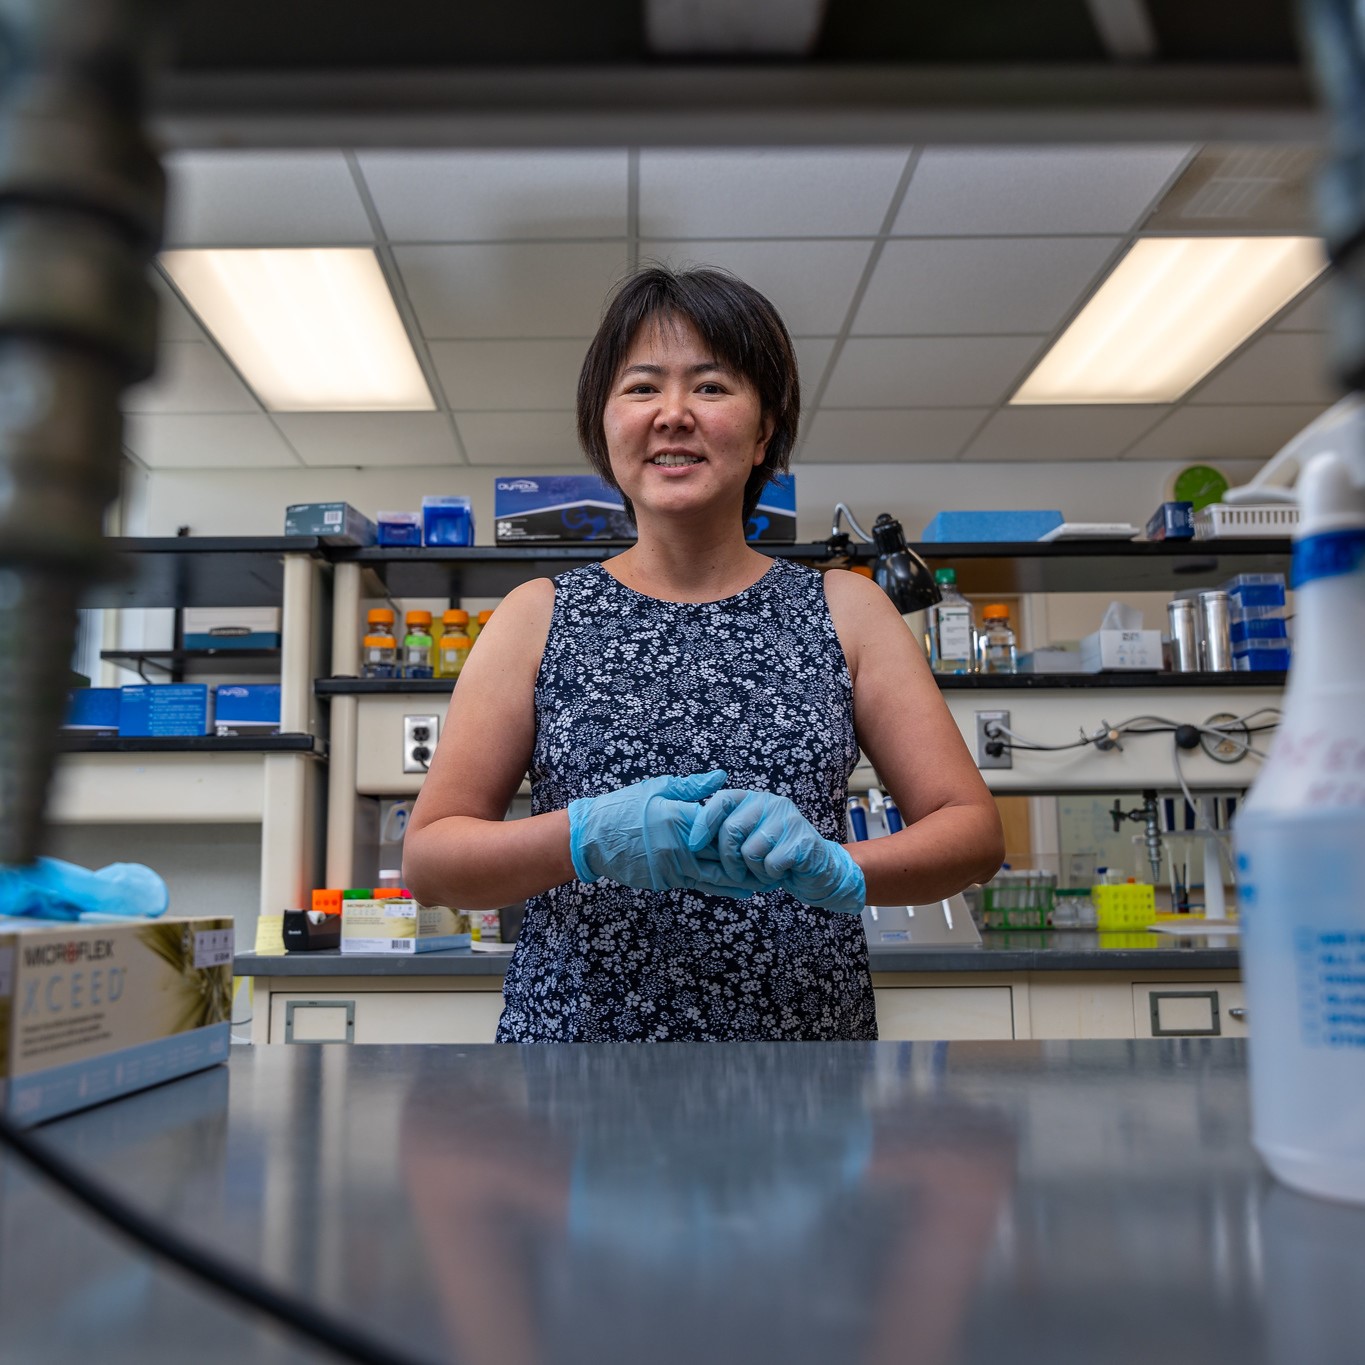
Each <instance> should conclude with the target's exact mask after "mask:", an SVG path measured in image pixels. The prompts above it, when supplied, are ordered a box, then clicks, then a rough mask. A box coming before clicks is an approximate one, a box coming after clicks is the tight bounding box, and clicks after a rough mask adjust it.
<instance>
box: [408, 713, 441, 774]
mask: <svg viewBox="0 0 1365 1365" xmlns="http://www.w3.org/2000/svg"><path fill="white" fill-rule="evenodd" d="M440 733H441V718H440V716H404V717H403V771H404V772H405V773H424V772H426V770H427V769H428V768H429V767H430V766H431V757H432V755H433V754H434V753H435V752H436V740H437V738H438V737H439V735H440Z"/></svg>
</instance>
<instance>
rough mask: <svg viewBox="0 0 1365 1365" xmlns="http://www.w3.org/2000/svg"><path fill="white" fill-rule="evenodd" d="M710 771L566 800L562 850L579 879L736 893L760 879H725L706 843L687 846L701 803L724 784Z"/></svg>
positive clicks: (746, 892) (757, 887)
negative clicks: (565, 849)
mask: <svg viewBox="0 0 1365 1365" xmlns="http://www.w3.org/2000/svg"><path fill="white" fill-rule="evenodd" d="M725 777H726V774H725V773H724V772H723V771H722V770H720V769H716V770H715V771H714V772H709V773H694V774H692V776H690V777H667V776H666V777H650V778H646V779H645V781H643V782H636V783H634V784H632V785H631V786H629V787H621V788H619V789H618V790H616V791H613V792H606V793H605V794H604V795H602V796H584V797H580V798H579V799H578V800H577V801H570V802H569V856H570V857H571V858H572V859H573V868H574V872H575V873H576V874H577V875H578V879H579V880H580V881H584V882H595V881H596V880H597V879H598V878H599V877H610V878H611V879H612V880H613V881H618V882H620V883H621V884H622V885H623V886H633V887H636V888H638V889H640V890H644V891H668V890H671V889H673V888H676V887H682V888H684V889H686V890H689V891H706V892H709V893H711V894H712V895H717V896H734V897H737V898H740V899H743V898H744V897H746V896H752V895H753V894H754V892H755V891H761V890H762V889H763V885H762V884H761V883H760V882H759V881H758V880H757V879H756V878H753V877H751V876H749V875H748V874H747V873H745V874H743V875H742V876H740V877H738V878H734V879H732V878H730V877H727V876H726V875H725V874H724V873H723V872H722V871H721V867H720V863H719V861H718V860H717V858H716V856H715V852H714V850H712V849H703V850H701V851H694V850H692V849H690V848H689V847H688V844H687V836H688V834H689V833H690V832H691V830H692V827H693V824H694V822H695V820H696V817H697V814H698V812H699V811H700V810H701V807H700V806H698V805H697V802H698V801H700V800H702V799H703V798H704V797H707V796H710V794H711V793H712V792H714V791H717V790H718V789H719V788H720V787H722V786H724V784H725Z"/></svg>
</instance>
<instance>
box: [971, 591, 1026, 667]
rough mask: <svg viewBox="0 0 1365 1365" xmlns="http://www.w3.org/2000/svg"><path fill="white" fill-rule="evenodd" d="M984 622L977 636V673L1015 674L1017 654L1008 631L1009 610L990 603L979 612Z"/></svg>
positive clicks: (1017, 663) (1013, 641)
mask: <svg viewBox="0 0 1365 1365" xmlns="http://www.w3.org/2000/svg"><path fill="white" fill-rule="evenodd" d="M981 618H982V620H983V621H984V622H985V625H984V626H983V627H982V629H981V631H980V633H979V634H978V635H977V640H976V649H977V672H978V673H1017V672H1018V671H1019V652H1018V647H1017V644H1016V642H1015V638H1014V631H1013V630H1011V629H1010V609H1009V608H1008V607H1007V606H1006V605H1005V604H1004V603H1003V602H992V603H991V604H990V605H989V606H988V607H985V608H984V609H983V610H982V612H981Z"/></svg>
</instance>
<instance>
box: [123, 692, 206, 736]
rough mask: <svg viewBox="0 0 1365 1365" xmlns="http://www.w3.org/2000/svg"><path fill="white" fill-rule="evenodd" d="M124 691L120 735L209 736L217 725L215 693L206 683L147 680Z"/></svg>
mask: <svg viewBox="0 0 1365 1365" xmlns="http://www.w3.org/2000/svg"><path fill="white" fill-rule="evenodd" d="M120 691H121V695H120V697H119V708H118V732H119V734H120V735H125V736H132V737H134V738H142V739H149V738H158V737H164V736H168V735H207V734H208V733H209V732H210V731H211V730H212V728H213V693H212V691H211V690H210V689H209V688H208V687H206V686H205V685H204V684H203V683H143V684H139V685H137V686H134V687H124V688H122V689H120Z"/></svg>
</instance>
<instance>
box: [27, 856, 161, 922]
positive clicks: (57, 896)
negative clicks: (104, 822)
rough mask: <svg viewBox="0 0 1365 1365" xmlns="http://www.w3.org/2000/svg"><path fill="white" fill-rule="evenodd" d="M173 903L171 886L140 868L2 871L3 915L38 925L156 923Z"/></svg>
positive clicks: (52, 862) (36, 866) (37, 866)
mask: <svg viewBox="0 0 1365 1365" xmlns="http://www.w3.org/2000/svg"><path fill="white" fill-rule="evenodd" d="M169 901H170V894H169V893H168V892H167V890H166V883H165V882H164V881H163V880H162V879H161V877H159V876H158V875H157V874H156V873H155V872H153V871H152V869H151V868H150V867H144V866H143V865H142V864H141V863H110V864H109V866H108V867H102V868H100V869H99V870H98V871H95V872H92V871H91V870H90V869H89V868H88V867H78V866H77V865H76V864H75V863H64V862H62V861H61V860H60V859H58V858H39V859H38V860H37V861H36V862H33V863H30V864H28V865H27V866H26V867H0V914H5V915H28V916H31V917H32V918H34V919H55V920H80V921H82V922H84V923H97V922H98V921H100V920H104V919H129V918H133V919H153V918H155V917H156V916H157V915H161V914H164V913H165V910H166V906H167V904H168V903H169Z"/></svg>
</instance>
